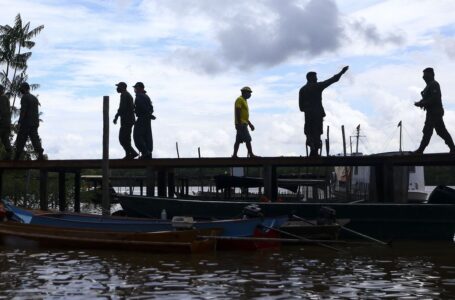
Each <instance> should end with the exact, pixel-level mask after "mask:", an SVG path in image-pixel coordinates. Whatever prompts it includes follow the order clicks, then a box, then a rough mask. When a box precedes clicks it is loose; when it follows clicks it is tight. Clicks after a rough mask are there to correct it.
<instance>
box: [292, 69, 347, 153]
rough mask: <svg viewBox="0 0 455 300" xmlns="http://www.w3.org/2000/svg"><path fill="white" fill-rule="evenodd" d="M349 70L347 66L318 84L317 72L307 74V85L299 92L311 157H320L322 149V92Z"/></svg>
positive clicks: (323, 113)
mask: <svg viewBox="0 0 455 300" xmlns="http://www.w3.org/2000/svg"><path fill="white" fill-rule="evenodd" d="M348 69H349V66H346V67H344V68H343V69H342V70H341V71H340V73H338V74H336V75H334V76H333V77H331V78H329V79H327V80H325V81H322V82H318V77H317V74H316V72H308V73H307V74H306V79H307V83H306V84H305V85H304V86H303V87H302V88H301V89H300V91H299V107H300V111H303V112H304V113H305V127H304V132H305V135H306V145H307V146H309V147H310V156H318V155H319V149H321V148H322V142H321V135H322V132H323V129H322V122H323V120H324V117H325V111H324V108H323V107H322V92H323V91H324V89H325V88H326V87H328V86H330V85H331V84H333V83H335V82H337V81H338V80H340V78H341V76H342V75H343V74H344V73H346V71H347V70H348Z"/></svg>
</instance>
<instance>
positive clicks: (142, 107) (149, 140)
mask: <svg viewBox="0 0 455 300" xmlns="http://www.w3.org/2000/svg"><path fill="white" fill-rule="evenodd" d="M133 87H134V92H135V93H136V99H135V101H134V108H135V111H136V116H137V120H136V124H135V125H134V130H133V137H134V143H135V145H136V147H137V149H139V151H140V152H141V156H140V157H139V158H140V159H150V158H152V151H153V136H152V124H151V120H155V119H156V118H155V116H154V115H153V105H152V101H151V100H150V98H149V96H147V94H146V93H147V92H146V91H145V90H144V88H145V87H144V84H143V83H142V82H137V83H136V84H135V85H134V86H133Z"/></svg>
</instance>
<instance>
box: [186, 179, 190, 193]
mask: <svg viewBox="0 0 455 300" xmlns="http://www.w3.org/2000/svg"><path fill="white" fill-rule="evenodd" d="M189 194H190V180H189V179H188V178H186V179H185V195H186V196H188V195H189Z"/></svg>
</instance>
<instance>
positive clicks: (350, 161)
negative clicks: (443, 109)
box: [0, 154, 455, 211]
mask: <svg viewBox="0 0 455 300" xmlns="http://www.w3.org/2000/svg"><path fill="white" fill-rule="evenodd" d="M438 165H439V166H453V165H455V155H453V154H425V155H409V154H408V155H399V154H398V155H394V156H385V155H384V156H382V155H372V156H329V157H317V158H314V157H258V158H235V159H234V158H225V157H213V158H157V159H151V160H121V159H111V160H109V161H108V166H109V169H145V170H146V172H145V174H146V176H145V178H146V179H145V186H146V189H147V195H149V196H154V195H153V193H154V191H155V184H156V186H157V188H158V189H157V190H158V196H160V197H173V195H174V191H175V182H174V169H179V168H218V167H260V168H263V175H264V194H265V196H266V197H267V198H269V199H271V201H275V200H276V199H277V168H278V167H309V166H312V167H314V166H326V167H328V166H332V167H333V166H372V167H374V169H375V178H376V180H375V191H376V195H375V198H376V200H377V202H395V201H396V200H397V197H399V193H397V191H396V189H395V182H397V181H399V180H401V178H398V177H400V174H398V173H400V172H397V171H396V170H397V168H396V167H401V166H438ZM103 167H105V166H103V160H101V159H88V160H43V161H0V195H1V196H3V193H2V182H3V180H2V177H3V173H4V171H6V170H39V172H40V178H39V180H40V207H41V209H43V210H47V209H48V191H47V190H48V174H49V172H56V173H58V178H59V185H58V186H59V189H58V191H59V192H58V194H59V209H60V211H65V210H66V209H67V206H66V203H67V202H66V199H65V194H66V191H65V180H66V174H68V173H70V174H71V173H73V174H75V176H74V187H75V192H74V195H75V199H74V203H75V204H74V205H75V206H74V210H75V211H80V187H81V172H82V171H83V170H89V169H90V170H93V169H99V170H101V169H102V168H103ZM104 209H106V208H104Z"/></svg>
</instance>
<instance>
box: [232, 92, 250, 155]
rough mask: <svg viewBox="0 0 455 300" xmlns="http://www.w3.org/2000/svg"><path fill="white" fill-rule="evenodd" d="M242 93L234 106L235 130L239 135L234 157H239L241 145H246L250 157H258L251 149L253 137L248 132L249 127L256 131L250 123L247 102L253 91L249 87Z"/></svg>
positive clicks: (236, 137) (235, 144)
mask: <svg viewBox="0 0 455 300" xmlns="http://www.w3.org/2000/svg"><path fill="white" fill-rule="evenodd" d="M240 91H241V92H242V95H241V96H239V97H238V98H237V100H235V105H234V116H235V129H236V131H237V134H236V136H235V143H234V154H232V157H234V158H237V157H238V156H237V152H238V151H239V146H240V144H241V143H245V145H246V149H247V151H248V156H249V157H256V155H254V154H253V149H252V147H251V136H250V133H249V131H248V126H249V127H250V128H251V130H252V131H254V125H253V124H252V123H251V122H250V115H249V109H248V102H247V100H248V99H249V98H250V97H251V93H252V92H253V91H252V90H251V88H250V87H248V86H245V87H243V88H241V89H240Z"/></svg>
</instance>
